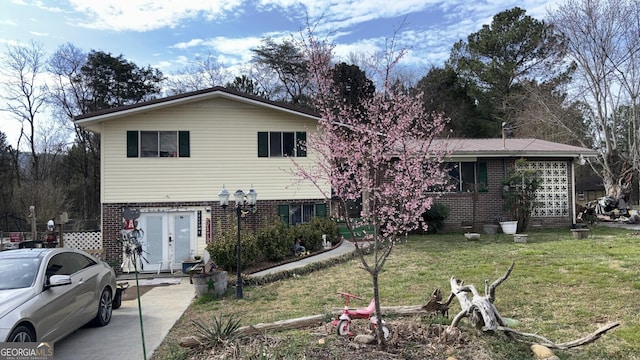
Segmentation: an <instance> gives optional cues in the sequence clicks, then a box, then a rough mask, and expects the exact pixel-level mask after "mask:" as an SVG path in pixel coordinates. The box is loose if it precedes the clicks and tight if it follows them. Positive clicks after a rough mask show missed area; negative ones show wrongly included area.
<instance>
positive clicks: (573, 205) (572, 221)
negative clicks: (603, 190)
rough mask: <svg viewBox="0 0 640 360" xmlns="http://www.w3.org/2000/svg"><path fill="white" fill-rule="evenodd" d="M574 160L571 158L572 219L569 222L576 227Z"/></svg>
mask: <svg viewBox="0 0 640 360" xmlns="http://www.w3.org/2000/svg"><path fill="white" fill-rule="evenodd" d="M575 170H576V162H575V161H574V160H573V159H571V200H572V201H571V203H572V210H573V211H572V213H573V214H572V217H573V219H571V223H572V224H573V227H574V228H575V227H576V199H575V197H576V172H575Z"/></svg>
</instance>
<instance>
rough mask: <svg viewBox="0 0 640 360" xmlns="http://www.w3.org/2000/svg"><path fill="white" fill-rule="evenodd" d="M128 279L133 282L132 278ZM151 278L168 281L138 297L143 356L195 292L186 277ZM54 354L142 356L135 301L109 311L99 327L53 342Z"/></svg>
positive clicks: (65, 357) (68, 359) (72, 357)
mask: <svg viewBox="0 0 640 360" xmlns="http://www.w3.org/2000/svg"><path fill="white" fill-rule="evenodd" d="M128 281H129V284H131V285H135V280H133V281H131V280H128ZM143 281H145V282H148V281H149V280H142V279H140V284H141V285H142V284H143ZM151 281H155V282H157V283H162V282H165V283H172V284H171V285H161V286H156V287H154V288H152V289H151V290H149V291H148V292H147V293H145V294H143V295H142V296H141V297H140V299H141V304H142V323H143V329H144V339H145V345H146V353H147V359H149V358H151V355H152V354H153V352H154V350H155V349H156V348H157V347H158V346H159V345H160V343H161V342H162V340H163V339H164V338H165V336H166V335H167V334H168V333H169V330H170V329H171V327H173V325H174V324H175V322H176V321H177V320H178V319H179V318H180V316H182V314H183V313H184V311H185V310H186V309H187V307H188V306H189V304H190V303H191V301H192V300H193V298H194V296H195V289H194V287H193V285H191V284H189V278H188V277H182V278H156V279H152V280H151ZM133 290H134V289H129V290H126V291H133ZM54 358H55V359H61V360H76V359H77V360H86V359H92V360H103V359H104V360H111V359H121V360H138V359H139V360H145V359H144V356H143V350H142V335H141V331H140V318H139V313H138V301H137V300H130V301H123V302H122V307H120V308H119V309H117V310H114V311H113V318H112V319H111V323H110V324H109V325H107V326H105V327H101V328H95V327H84V328H82V329H80V330H78V331H76V332H75V333H73V334H71V335H69V336H67V337H66V338H64V339H63V340H61V341H59V342H57V343H56V344H54Z"/></svg>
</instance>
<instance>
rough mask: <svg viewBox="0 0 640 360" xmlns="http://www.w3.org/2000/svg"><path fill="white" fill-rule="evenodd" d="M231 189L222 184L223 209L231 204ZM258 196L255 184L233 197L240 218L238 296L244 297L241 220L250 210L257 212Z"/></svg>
mask: <svg viewBox="0 0 640 360" xmlns="http://www.w3.org/2000/svg"><path fill="white" fill-rule="evenodd" d="M229 195H230V193H229V191H227V189H226V188H225V187H224V185H223V186H222V190H220V192H219V193H218V198H219V200H220V206H222V208H223V209H226V208H227V206H229ZM257 197H258V193H257V192H256V191H255V190H254V189H253V185H252V186H251V189H249V191H248V192H247V193H246V194H245V193H244V191H242V190H240V189H238V190H236V192H235V193H233V198H234V202H235V211H236V217H237V220H238V244H237V248H236V250H237V254H236V257H237V261H236V272H237V276H238V277H237V280H236V298H237V299H242V264H241V261H240V256H241V254H242V243H241V237H240V220H241V218H242V217H243V216H245V215H246V214H248V213H249V212H251V213H255V212H256V210H257V208H256V200H257Z"/></svg>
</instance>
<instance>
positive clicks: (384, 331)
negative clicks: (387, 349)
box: [369, 324, 391, 340]
mask: <svg viewBox="0 0 640 360" xmlns="http://www.w3.org/2000/svg"><path fill="white" fill-rule="evenodd" d="M369 330H371V331H373V333H374V334H375V335H376V336H378V330H377V328H376V327H375V325H373V324H369ZM382 335H383V336H384V339H385V340H389V337H390V335H391V331H389V328H388V327H387V326H386V325H382Z"/></svg>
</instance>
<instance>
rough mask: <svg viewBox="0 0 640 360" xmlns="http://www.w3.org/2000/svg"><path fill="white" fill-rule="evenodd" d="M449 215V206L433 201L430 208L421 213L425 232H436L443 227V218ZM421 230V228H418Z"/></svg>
mask: <svg viewBox="0 0 640 360" xmlns="http://www.w3.org/2000/svg"><path fill="white" fill-rule="evenodd" d="M448 216H449V207H448V206H447V205H445V204H440V203H433V204H432V205H431V208H430V209H429V210H427V211H426V212H425V213H424V214H422V218H423V219H424V221H425V222H426V223H427V226H428V227H427V233H428V234H436V233H437V232H438V231H440V230H442V228H443V227H444V220H445V219H446V218H447V217H448ZM420 231H421V230H420Z"/></svg>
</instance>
